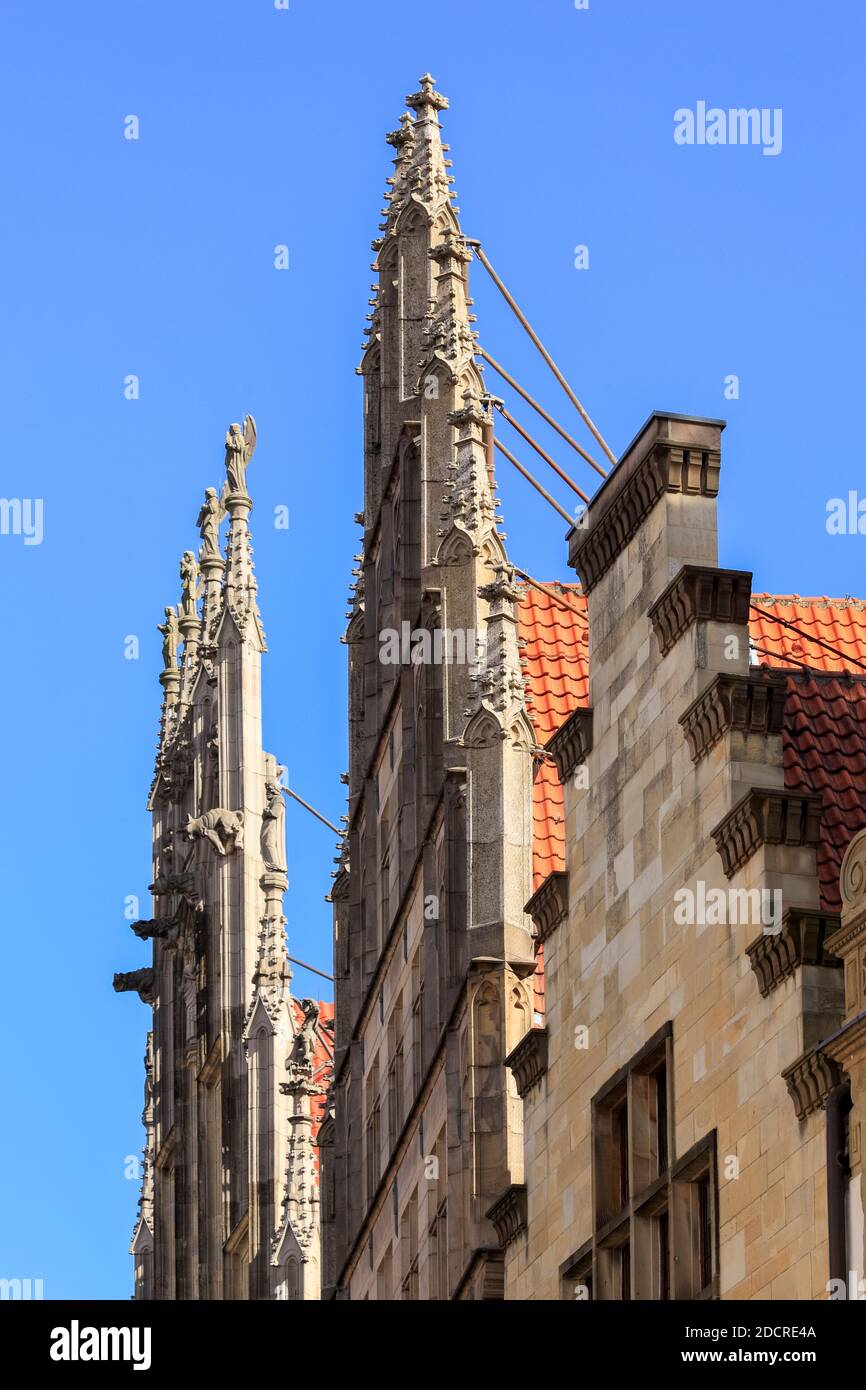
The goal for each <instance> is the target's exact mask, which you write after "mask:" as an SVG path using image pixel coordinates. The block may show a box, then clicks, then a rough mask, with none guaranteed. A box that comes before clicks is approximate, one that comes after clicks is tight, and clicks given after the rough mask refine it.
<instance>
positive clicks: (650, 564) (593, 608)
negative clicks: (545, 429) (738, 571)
mask: <svg viewBox="0 0 866 1390" xmlns="http://www.w3.org/2000/svg"><path fill="white" fill-rule="evenodd" d="M723 429H724V422H723V421H721V420H701V419H696V418H692V417H690V416H684V415H668V414H661V413H659V412H655V413H654V414H652V415H651V416H650V418H649V419H648V420H647V422H646V424H645V425H644V426H643V428H642V429H641V430H640V432H639V433H638V434H637V436H636V437H635V439H634V440H633V441H632V443H631V444H630V445H629V446H628V448H627V449H626V451H625V453H624V454H623V456H622V458H621V459H620V461H619V463H618V464H617V466H616V468H615V469H614V471H613V472H612V473H611V474H610V476H609V477H608V479H607V480H606V482H605V483H604V484H603V485H602V487H601V488H600V489H599V491H598V493H597V494H596V496H595V497H594V498H593V500H592V502H591V503H590V505H589V507H588V508H587V509H586V511H585V512H584V513H583V516H582V517H581V519H580V522H579V523H578V525H577V526H575V527H574V529H573V530H572V531H571V533H570V536H569V557H568V558H569V563H570V564H571V565H573V566H574V568H575V569H576V570H577V572H578V574H579V576H580V579H581V582H582V584H583V587H584V590H585V592H586V594H587V596H588V612H589V640H590V650H589V667H590V700H591V704H592V706H593V708H594V709H599V708H600V707H601V705H602V703H603V701H604V697H605V696H606V695H608V694H611V695H612V696H614V697H615V696H618V695H621V692H622V689H623V688H624V687H625V686H626V685H628V684H629V681H630V680H632V679H634V676H635V672H636V669H637V667H638V666H640V665H641V664H642V662H643V660H645V658H646V654H647V653H646V644H647V641H648V637H649V632H648V626H647V623H646V621H645V619H646V615H647V614H649V612H650V610H651V609H652V607H653V605H654V604H655V603H656V601H657V600H658V599H659V598H660V597H661V595H662V594H663V593H664V591H665V590H666V589H667V587H668V585H669V584H670V583H671V581H672V580H674V579H675V578H676V576H677V575H678V574H679V572H680V571H681V570H682V568H683V566H699V567H700V568H702V569H707V568H712V569H715V568H716V567H717V565H718V536H717V526H716V496H717V494H718V490H719V469H720V462H721V432H722V430H723ZM746 590H747V592H748V585H747V586H746ZM720 616H721V614H720ZM723 616H724V617H727V616H728V614H727V613H725V614H724V615H723ZM747 618H748V608H746V610H745V612H743V613H742V616H741V617H740V622H741V623H745V621H746V620H747ZM744 647H745V652H744V660H745V668H743V669H747V667H748V641H747V640H746V641H745V643H744ZM628 672H631V675H629V674H628ZM618 682H619V683H620V685H619V688H618V689H613V687H615V686H617V683H618ZM598 732H599V730H598V729H596V734H598Z"/></svg>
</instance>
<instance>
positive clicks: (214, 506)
mask: <svg viewBox="0 0 866 1390" xmlns="http://www.w3.org/2000/svg"><path fill="white" fill-rule="evenodd" d="M227 490H228V484H225V485H224V487H223V491H222V496H221V497H218V496H217V490H216V488H215V487H208V488H205V493H204V502H203V503H202V505H201V511H200V512H199V514H198V520H197V521H196V523H195V524H196V526H197V527H198V530H199V535H200V536H201V540H202V546H201V551H200V554H199V560H200V561H201V560H219V559H221V558H222V557H221V555H220V543H219V533H220V522H221V521H222V519H223V517H224V516H225V515H226V507H225V495H226V492H227Z"/></svg>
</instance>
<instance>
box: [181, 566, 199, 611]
mask: <svg viewBox="0 0 866 1390" xmlns="http://www.w3.org/2000/svg"><path fill="white" fill-rule="evenodd" d="M180 582H181V586H182V598H181V605H180V610H181V617H182V618H195V617H196V616H197V615H196V611H195V601H196V599H197V598H198V560H197V559H196V558H195V555H194V554H193V552H192V551H191V550H185V551H184V552H183V555H182V557H181V562H180Z"/></svg>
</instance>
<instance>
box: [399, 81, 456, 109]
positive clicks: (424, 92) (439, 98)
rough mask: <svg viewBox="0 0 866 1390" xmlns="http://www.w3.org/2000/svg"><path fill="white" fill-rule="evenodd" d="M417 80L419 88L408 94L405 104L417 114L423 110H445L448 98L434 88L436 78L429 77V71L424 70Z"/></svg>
mask: <svg viewBox="0 0 866 1390" xmlns="http://www.w3.org/2000/svg"><path fill="white" fill-rule="evenodd" d="M419 82H420V88H421V90H420V91H418V92H413V93H412V94H411V95H410V96H408V97H407V98H406V105H407V106H411V108H412V110H413V111H417V112H418V113H419V115H420V113H421V112H422V111H425V110H433V111H447V110H448V98H447V97H444V96H443V95H442V93H441V92H437V91H435V90H434V89H435V86H436V78H435V77H431V76H430V73H429V72H425V74H424V76H423V77H421V78H419Z"/></svg>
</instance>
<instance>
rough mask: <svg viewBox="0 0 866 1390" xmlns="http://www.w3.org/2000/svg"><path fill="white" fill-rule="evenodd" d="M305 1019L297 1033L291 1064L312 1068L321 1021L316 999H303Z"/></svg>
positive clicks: (302, 1006)
mask: <svg viewBox="0 0 866 1390" xmlns="http://www.w3.org/2000/svg"><path fill="white" fill-rule="evenodd" d="M301 1008H302V1009H303V1011H304V1021H303V1023H302V1024H301V1026H300V1028H299V1029H298V1032H297V1034H296V1035H295V1045H294V1048H293V1050H292V1057H291V1059H290V1065H292V1064H294V1065H295V1066H299V1067H305V1068H306V1067H309V1068H310V1070H312V1067H313V1057H314V1055H315V1051H316V1024H317V1023H318V1021H319V1006H318V1004H317V1003H316V1001H315V999H302V1000H301Z"/></svg>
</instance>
